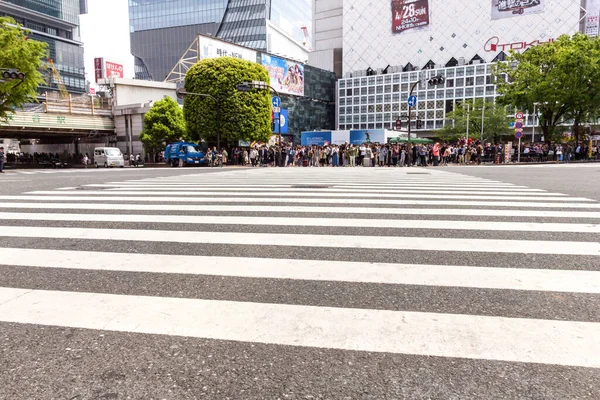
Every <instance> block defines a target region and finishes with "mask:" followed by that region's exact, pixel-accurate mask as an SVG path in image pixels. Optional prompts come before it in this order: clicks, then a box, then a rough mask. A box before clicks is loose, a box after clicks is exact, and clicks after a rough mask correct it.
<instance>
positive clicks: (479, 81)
mask: <svg viewBox="0 0 600 400" xmlns="http://www.w3.org/2000/svg"><path fill="white" fill-rule="evenodd" d="M484 83H485V76H478V77H477V78H475V84H476V85H479V86H480V85H483V84H484Z"/></svg>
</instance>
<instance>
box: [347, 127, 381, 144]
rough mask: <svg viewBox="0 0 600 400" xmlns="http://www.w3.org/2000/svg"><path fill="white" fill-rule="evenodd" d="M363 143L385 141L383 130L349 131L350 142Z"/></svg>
mask: <svg viewBox="0 0 600 400" xmlns="http://www.w3.org/2000/svg"><path fill="white" fill-rule="evenodd" d="M363 143H385V131H384V130H383V129H369V130H356V131H350V144H355V145H361V144H363Z"/></svg>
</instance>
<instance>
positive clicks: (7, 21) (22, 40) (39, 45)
mask: <svg viewBox="0 0 600 400" xmlns="http://www.w3.org/2000/svg"><path fill="white" fill-rule="evenodd" d="M46 49H47V44H46V43H43V42H38V41H35V40H30V39H29V38H28V37H27V31H25V30H23V29H22V27H21V26H20V25H18V24H17V23H16V22H15V20H14V19H12V18H9V17H0V68H2V69H12V70H17V71H19V72H22V73H24V74H25V79H24V80H23V82H22V83H21V81H20V80H7V81H6V82H2V81H1V80H0V120H5V121H6V120H7V118H8V116H9V114H12V113H13V112H14V110H15V109H17V108H21V106H22V105H23V103H26V102H28V101H34V100H35V97H36V90H37V88H38V86H39V85H40V84H41V83H43V82H44V79H43V74H42V73H41V72H40V69H41V66H42V61H41V60H42V58H45V57H46V54H47V51H46Z"/></svg>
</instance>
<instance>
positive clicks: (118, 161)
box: [94, 147, 125, 168]
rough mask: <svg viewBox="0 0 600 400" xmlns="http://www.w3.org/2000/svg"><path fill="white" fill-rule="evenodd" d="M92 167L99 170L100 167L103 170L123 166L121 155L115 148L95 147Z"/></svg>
mask: <svg viewBox="0 0 600 400" xmlns="http://www.w3.org/2000/svg"><path fill="white" fill-rule="evenodd" d="M94 165H95V166H96V168H99V167H100V166H101V165H102V166H104V168H108V167H121V168H123V167H124V166H125V160H124V159H123V153H121V150H119V149H117V148H116V147H96V148H95V149H94Z"/></svg>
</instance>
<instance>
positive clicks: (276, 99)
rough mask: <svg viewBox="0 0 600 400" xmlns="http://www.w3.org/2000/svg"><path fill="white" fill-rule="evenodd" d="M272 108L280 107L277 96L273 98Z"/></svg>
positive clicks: (279, 100)
mask: <svg viewBox="0 0 600 400" xmlns="http://www.w3.org/2000/svg"><path fill="white" fill-rule="evenodd" d="M273 107H281V99H280V98H279V97H277V96H274V97H273Z"/></svg>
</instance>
